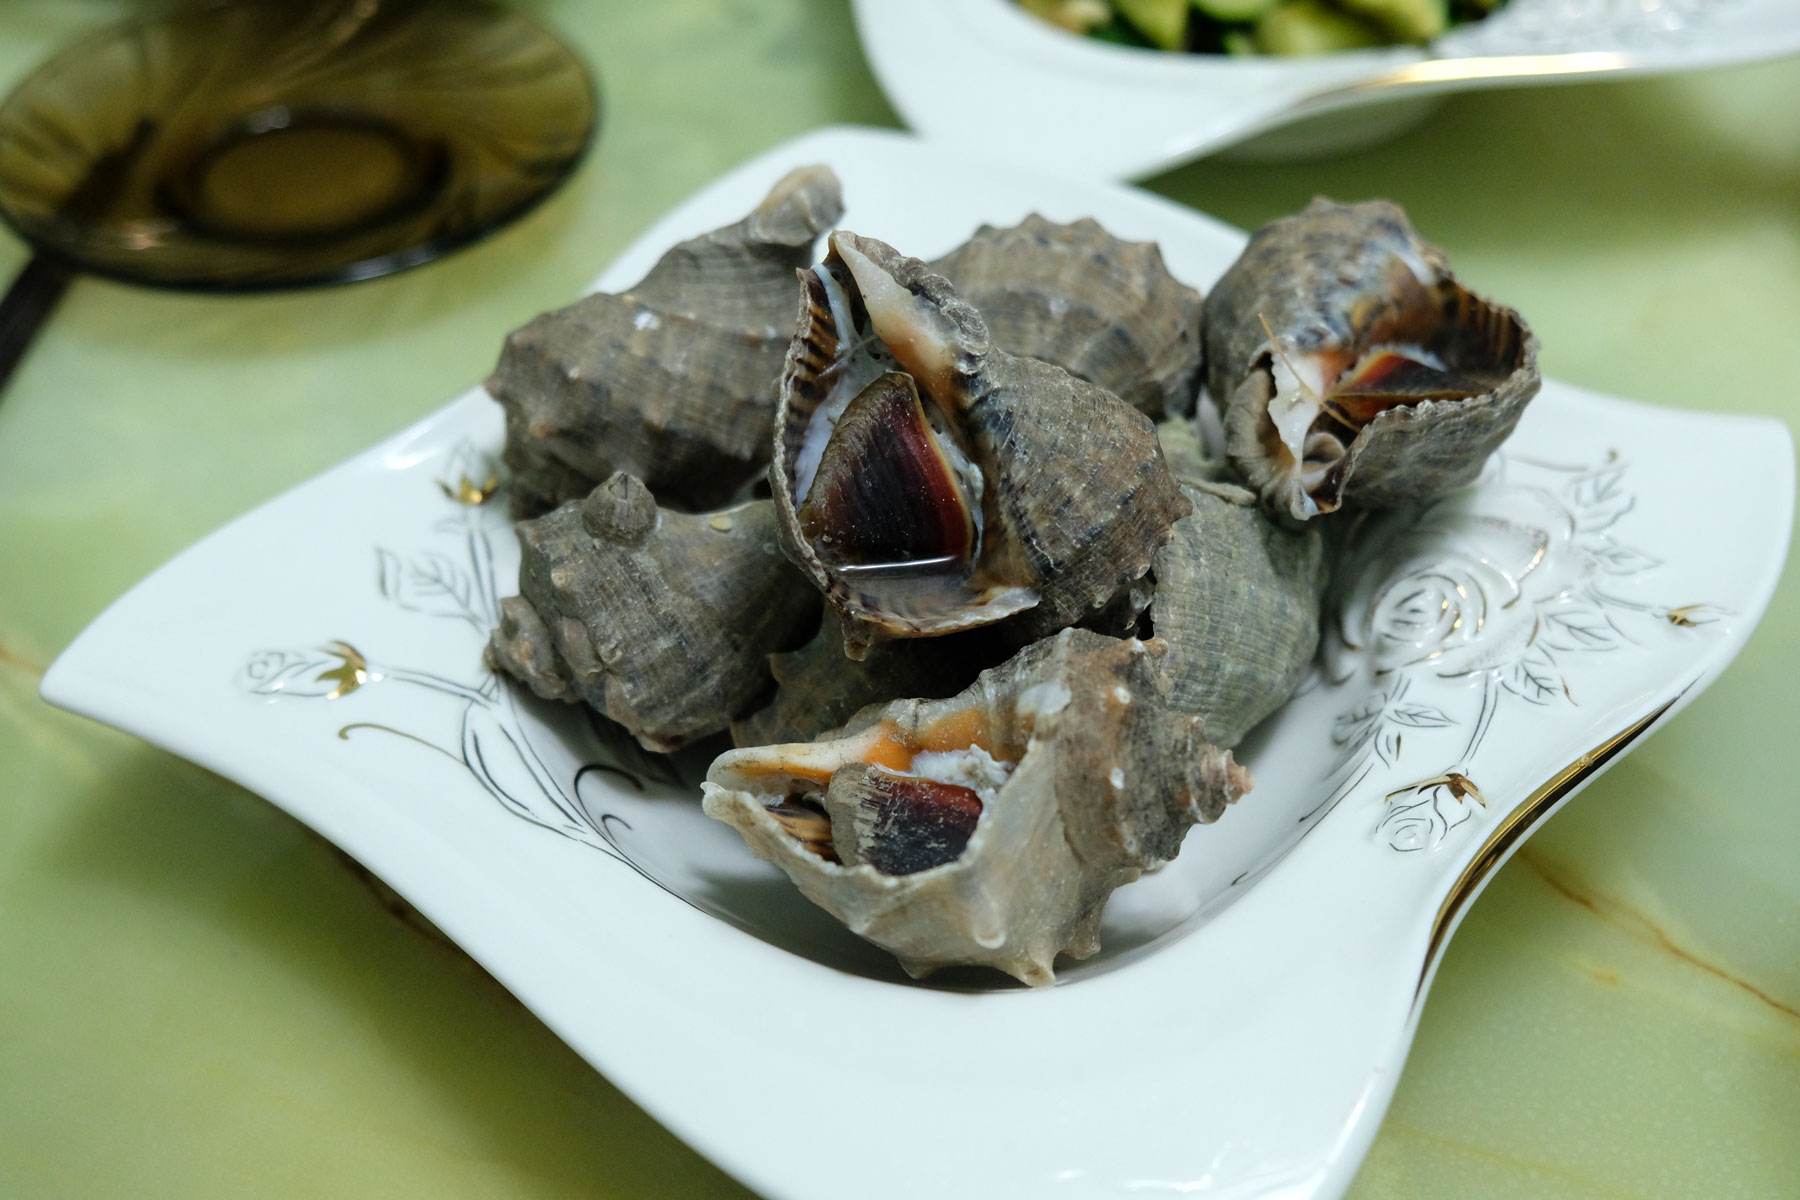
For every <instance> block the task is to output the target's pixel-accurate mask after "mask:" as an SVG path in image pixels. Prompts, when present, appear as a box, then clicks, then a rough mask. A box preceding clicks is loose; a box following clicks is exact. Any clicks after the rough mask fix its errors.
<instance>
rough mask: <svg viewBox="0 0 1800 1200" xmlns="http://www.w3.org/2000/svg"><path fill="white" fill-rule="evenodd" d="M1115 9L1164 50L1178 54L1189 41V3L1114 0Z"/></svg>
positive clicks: (1182, 1)
mask: <svg viewBox="0 0 1800 1200" xmlns="http://www.w3.org/2000/svg"><path fill="white" fill-rule="evenodd" d="M1113 7H1114V8H1116V9H1118V10H1119V15H1120V16H1122V17H1124V18H1125V19H1126V20H1127V21H1130V22H1131V23H1132V24H1133V25H1135V26H1137V29H1138V32H1139V33H1141V34H1143V35H1144V36H1145V37H1147V38H1149V39H1150V41H1151V42H1152V43H1154V44H1155V45H1157V46H1160V47H1162V48H1163V49H1164V50H1179V49H1181V47H1182V44H1183V43H1184V42H1186V41H1187V23H1188V0H1113Z"/></svg>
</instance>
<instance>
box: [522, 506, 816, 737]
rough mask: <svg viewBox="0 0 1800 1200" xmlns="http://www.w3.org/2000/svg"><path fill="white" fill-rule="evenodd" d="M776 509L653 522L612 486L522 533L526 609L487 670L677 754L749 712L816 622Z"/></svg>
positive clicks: (650, 510) (653, 510)
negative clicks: (573, 703) (774, 666)
mask: <svg viewBox="0 0 1800 1200" xmlns="http://www.w3.org/2000/svg"><path fill="white" fill-rule="evenodd" d="M775 540H776V532H775V512H774V506H773V505H771V504H770V503H769V502H768V501H767V500H756V501H751V502H749V503H747V504H740V505H737V506H735V507H732V508H727V509H724V510H722V511H719V512H714V513H702V514H689V513H679V512H672V511H668V510H659V509H658V508H657V507H656V502H655V501H654V500H653V499H652V498H651V496H650V493H649V491H648V490H647V489H646V488H645V487H644V485H643V484H642V483H640V482H639V481H638V480H637V479H635V478H633V477H632V476H630V475H627V474H624V473H623V472H620V473H617V474H615V475H613V476H612V478H610V479H608V480H607V481H606V482H605V483H603V484H601V485H600V486H599V487H598V488H595V489H594V491H593V493H592V494H591V495H590V496H589V497H588V498H587V499H586V500H582V501H579V502H571V503H569V504H565V505H563V506H562V507H561V508H558V509H556V510H555V511H553V512H550V513H548V514H546V515H544V516H542V517H539V518H537V519H536V520H531V521H523V522H521V523H520V524H519V544H520V547H521V550H522V552H523V558H522V561H521V563H520V566H519V590H520V592H521V593H522V595H521V596H518V597H511V598H508V599H507V600H506V601H504V602H503V604H502V606H501V607H502V614H503V616H502V621H501V626H500V628H499V629H497V630H496V631H495V632H494V634H493V636H492V637H491V639H490V640H489V643H488V650H487V661H488V663H489V665H491V666H493V667H494V668H495V669H498V670H505V671H508V672H510V673H511V674H513V675H515V676H517V677H518V678H519V679H521V680H523V681H524V682H525V683H526V684H528V685H529V686H530V687H531V688H532V690H533V691H535V692H537V693H538V694H539V695H541V696H543V697H545V698H546V699H552V700H573V699H577V698H579V699H583V700H586V701H587V702H588V703H589V704H591V705H592V706H593V707H595V708H596V709H598V710H599V711H600V712H602V713H604V714H605V715H606V716H608V717H610V718H612V719H613V720H614V721H617V722H619V724H621V725H623V726H624V727H625V728H626V729H627V730H629V731H630V733H631V734H632V736H633V737H635V738H636V739H637V740H638V742H639V744H641V745H642V746H644V747H645V748H646V749H649V750H656V751H667V750H673V749H676V748H677V747H679V746H681V745H682V744H684V743H686V742H689V741H692V740H694V739H695V738H699V737H704V736H706V735H708V734H711V733H716V732H718V731H720V730H722V729H724V728H725V727H726V725H727V724H728V723H729V722H730V721H731V720H732V719H733V718H735V717H740V716H743V715H744V714H746V713H748V712H750V711H751V710H752V709H754V708H755V707H756V706H757V705H758V704H759V703H760V702H761V701H762V699H763V698H764V697H765V696H766V695H767V693H768V691H769V689H770V688H771V687H772V686H773V684H774V680H773V679H772V677H771V676H770V674H769V655H770V654H771V653H772V652H776V651H780V650H786V649H790V648H792V647H793V646H795V645H797V644H799V643H800V642H801V641H802V640H803V639H805V638H806V637H807V636H808V634H809V633H811V631H812V629H813V626H814V625H815V624H816V623H817V621H818V614H819V602H818V595H817V593H816V592H814V591H813V589H812V588H811V587H809V586H807V583H806V581H805V580H804V579H802V578H801V577H800V576H799V574H798V573H797V572H796V571H795V570H794V569H793V567H792V566H790V565H789V564H788V562H787V560H786V559H785V558H783V557H782V556H781V553H780V551H779V550H778V548H777V547H776V544H775Z"/></svg>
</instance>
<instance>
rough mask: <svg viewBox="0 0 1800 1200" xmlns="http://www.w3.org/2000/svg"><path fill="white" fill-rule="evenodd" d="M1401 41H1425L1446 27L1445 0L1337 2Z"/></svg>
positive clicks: (1448, 8)
mask: <svg viewBox="0 0 1800 1200" xmlns="http://www.w3.org/2000/svg"><path fill="white" fill-rule="evenodd" d="M1337 3H1338V7H1340V8H1343V9H1345V10H1346V11H1348V12H1352V13H1355V14H1356V15H1357V16H1359V17H1362V18H1363V19H1364V20H1368V21H1373V22H1374V23H1375V24H1377V25H1379V26H1381V28H1383V29H1385V30H1387V31H1388V32H1389V33H1391V34H1393V35H1394V37H1395V38H1396V39H1397V40H1399V41H1402V42H1429V41H1430V40H1431V39H1432V38H1434V37H1436V36H1437V35H1438V34H1440V33H1442V32H1444V30H1445V28H1447V27H1448V26H1449V24H1450V2H1449V0H1337Z"/></svg>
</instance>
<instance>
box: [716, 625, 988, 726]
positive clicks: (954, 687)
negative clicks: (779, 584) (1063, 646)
mask: <svg viewBox="0 0 1800 1200" xmlns="http://www.w3.org/2000/svg"><path fill="white" fill-rule="evenodd" d="M1010 649H1011V647H1010V645H1009V644H1008V643H1007V642H1006V641H1005V640H1004V639H1002V638H999V637H996V636H993V634H992V632H991V631H990V630H986V629H972V630H969V631H968V632H966V633H955V634H950V635H949V636H947V637H941V638H911V639H907V640H904V641H890V642H882V643H880V644H879V645H876V646H873V647H871V648H870V650H869V653H868V656H867V657H866V658H864V659H861V660H856V659H851V658H848V657H846V656H845V654H844V630H843V626H842V625H841V624H839V623H838V622H837V621H822V622H820V625H819V632H818V634H817V635H816V636H815V637H814V638H813V640H812V641H810V642H808V643H806V645H804V646H802V647H800V648H799V649H798V650H792V651H788V652H787V653H784V654H775V655H771V656H770V660H769V666H770V669H771V670H772V671H773V672H774V675H775V684H776V687H775V694H774V695H773V696H772V697H770V699H769V702H768V703H767V704H766V705H764V706H763V707H762V708H759V709H757V710H756V711H755V712H754V713H751V714H750V715H749V716H747V717H745V718H743V719H742V720H739V721H734V722H732V725H731V737H732V740H733V741H734V742H736V743H737V744H738V745H739V746H766V745H770V744H773V743H778V742H800V741H805V740H807V739H808V738H815V737H818V736H819V735H820V734H822V733H824V732H825V731H826V730H829V729H835V728H837V727H838V726H840V725H842V724H843V723H844V722H845V721H848V720H849V719H850V718H851V717H853V716H855V715H856V714H857V713H858V712H860V711H861V710H862V709H864V708H866V707H868V706H869V705H871V704H879V703H882V702H885V701H888V700H898V699H901V698H903V697H922V698H926V699H934V700H935V699H940V698H942V697H945V696H953V695H955V694H956V693H957V692H960V691H962V690H963V689H964V688H965V687H968V686H969V684H971V683H972V682H974V680H975V677H976V676H977V675H979V674H980V673H981V672H982V671H983V670H986V669H987V668H988V667H991V666H995V665H997V664H998V663H1000V662H1001V661H1003V660H1004V659H1005V658H1006V657H1007V654H1008V652H1009V651H1010Z"/></svg>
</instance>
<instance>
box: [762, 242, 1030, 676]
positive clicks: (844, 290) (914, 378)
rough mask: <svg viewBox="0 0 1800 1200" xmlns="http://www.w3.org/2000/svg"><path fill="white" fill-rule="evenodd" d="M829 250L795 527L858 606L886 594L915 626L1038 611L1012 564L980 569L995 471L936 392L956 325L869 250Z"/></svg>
mask: <svg viewBox="0 0 1800 1200" xmlns="http://www.w3.org/2000/svg"><path fill="white" fill-rule="evenodd" d="M833 248H834V252H835V253H836V254H837V255H838V258H837V259H836V260H828V261H826V262H825V263H823V264H821V265H820V266H818V267H815V268H813V269H812V270H811V271H810V272H807V273H805V276H804V278H805V280H806V282H807V285H808V287H807V293H808V300H807V316H806V321H807V322H808V323H807V324H806V325H805V327H804V328H803V331H802V338H801V340H802V342H803V344H805V345H806V346H807V347H808V348H809V351H810V354H809V357H808V358H805V359H802V360H801V373H800V374H799V375H798V376H796V378H797V379H799V380H801V382H802V385H803V386H805V387H807V388H808V389H809V390H811V391H812V392H813V394H815V395H817V396H818V402H817V404H816V406H815V407H814V408H813V409H812V411H811V412H810V413H808V414H807V415H806V417H805V423H804V425H803V426H802V427H801V428H800V430H799V436H798V437H796V438H795V439H794V440H793V441H792V442H790V443H789V445H790V446H793V451H792V455H793V456H792V459H791V460H790V465H789V466H788V468H787V470H788V472H789V474H788V484H789V491H790V494H791V496H792V498H793V503H794V508H795V518H796V522H797V524H798V526H799V527H798V529H797V530H796V531H795V533H796V536H798V537H799V538H800V539H801V540H802V541H803V542H804V543H805V544H806V545H807V547H808V548H809V550H810V552H811V554H813V555H814V556H816V560H817V562H818V565H819V568H820V569H821V570H822V571H824V572H826V573H828V574H829V575H830V576H831V577H833V578H836V579H838V580H840V581H842V582H843V583H844V584H846V585H848V587H849V588H850V589H851V594H852V596H853V597H854V599H852V600H850V601H849V603H850V604H852V605H870V604H878V605H879V611H880V612H881V613H882V614H884V616H885V617H886V618H887V619H889V620H891V621H894V622H898V623H901V624H903V625H904V626H905V627H907V628H911V629H914V630H919V631H926V630H932V631H945V630H948V629H954V628H959V627H961V626H963V625H967V624H970V623H972V622H970V621H969V620H968V619H967V614H970V613H973V612H975V611H977V610H980V609H986V610H988V611H989V612H991V613H992V614H993V615H992V616H990V617H988V618H987V619H988V620H998V619H1000V618H1001V617H1004V616H1007V615H1010V614H1011V613H1012V612H1016V611H1018V610H1019V609H1021V608H1025V607H1030V606H1031V605H1032V604H1035V603H1036V602H1037V594H1036V592H1035V591H1033V590H1031V589H1030V588H1027V587H1023V586H1020V585H1018V584H1017V583H1016V581H1014V580H1013V579H1012V577H1011V576H1012V574H1016V572H1012V573H1008V572H1005V571H1001V572H999V573H997V574H996V573H995V572H992V571H989V572H988V573H987V574H983V566H984V559H983V554H984V550H985V548H986V546H985V531H986V527H987V525H988V518H989V513H988V511H987V509H988V503H987V501H986V497H987V493H988V491H989V488H988V481H987V479H986V477H985V476H984V475H983V472H982V468H981V467H980V466H979V465H978V464H977V462H976V461H975V460H974V458H973V457H972V456H971V454H970V452H969V448H968V447H967V446H966V445H965V444H964V442H963V440H962V439H963V435H962V433H961V432H959V428H958V425H957V418H956V417H955V416H954V415H952V413H951V412H950V411H949V409H947V408H946V407H945V406H944V405H943V404H942V403H940V402H939V400H938V398H937V397H934V396H933V394H932V393H933V387H934V386H935V387H936V388H937V389H938V391H939V392H940V393H941V392H942V391H943V390H944V389H945V388H948V387H949V386H950V383H949V379H950V371H951V363H952V362H953V360H954V358H955V353H954V350H953V344H952V342H953V338H954V330H952V329H951V328H950V326H949V324H948V322H947V319H946V318H945V317H944V316H943V315H942V314H941V313H940V312H938V311H937V310H936V309H935V308H934V307H933V306H932V305H931V303H930V302H929V301H927V300H925V299H924V298H922V297H919V296H915V295H914V294H913V293H912V292H910V291H908V290H907V289H906V287H904V286H903V285H902V284H900V283H898V282H897V281H896V280H895V279H894V277H893V276H892V275H890V274H889V273H888V272H887V271H886V270H884V269H882V268H881V267H879V266H878V265H876V263H875V262H874V261H873V260H871V259H870V258H869V257H868V256H867V255H865V254H862V253H861V252H859V251H858V250H856V249H855V248H854V247H852V246H850V245H848V244H845V243H842V242H837V241H834V242H833ZM865 288H867V289H868V290H865ZM877 318H879V321H880V323H879V324H878V323H877ZM889 338H892V339H894V341H893V343H890V342H889V341H888V340H887V339H889ZM932 379H935V380H936V381H937V382H936V383H935V385H934V384H933V383H932V382H931V380H932ZM988 565H991V564H988ZM989 575H992V576H993V578H989ZM872 597H879V599H878V600H874V599H871V598H872ZM973 623H981V622H973ZM853 656H854V651H853Z"/></svg>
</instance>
